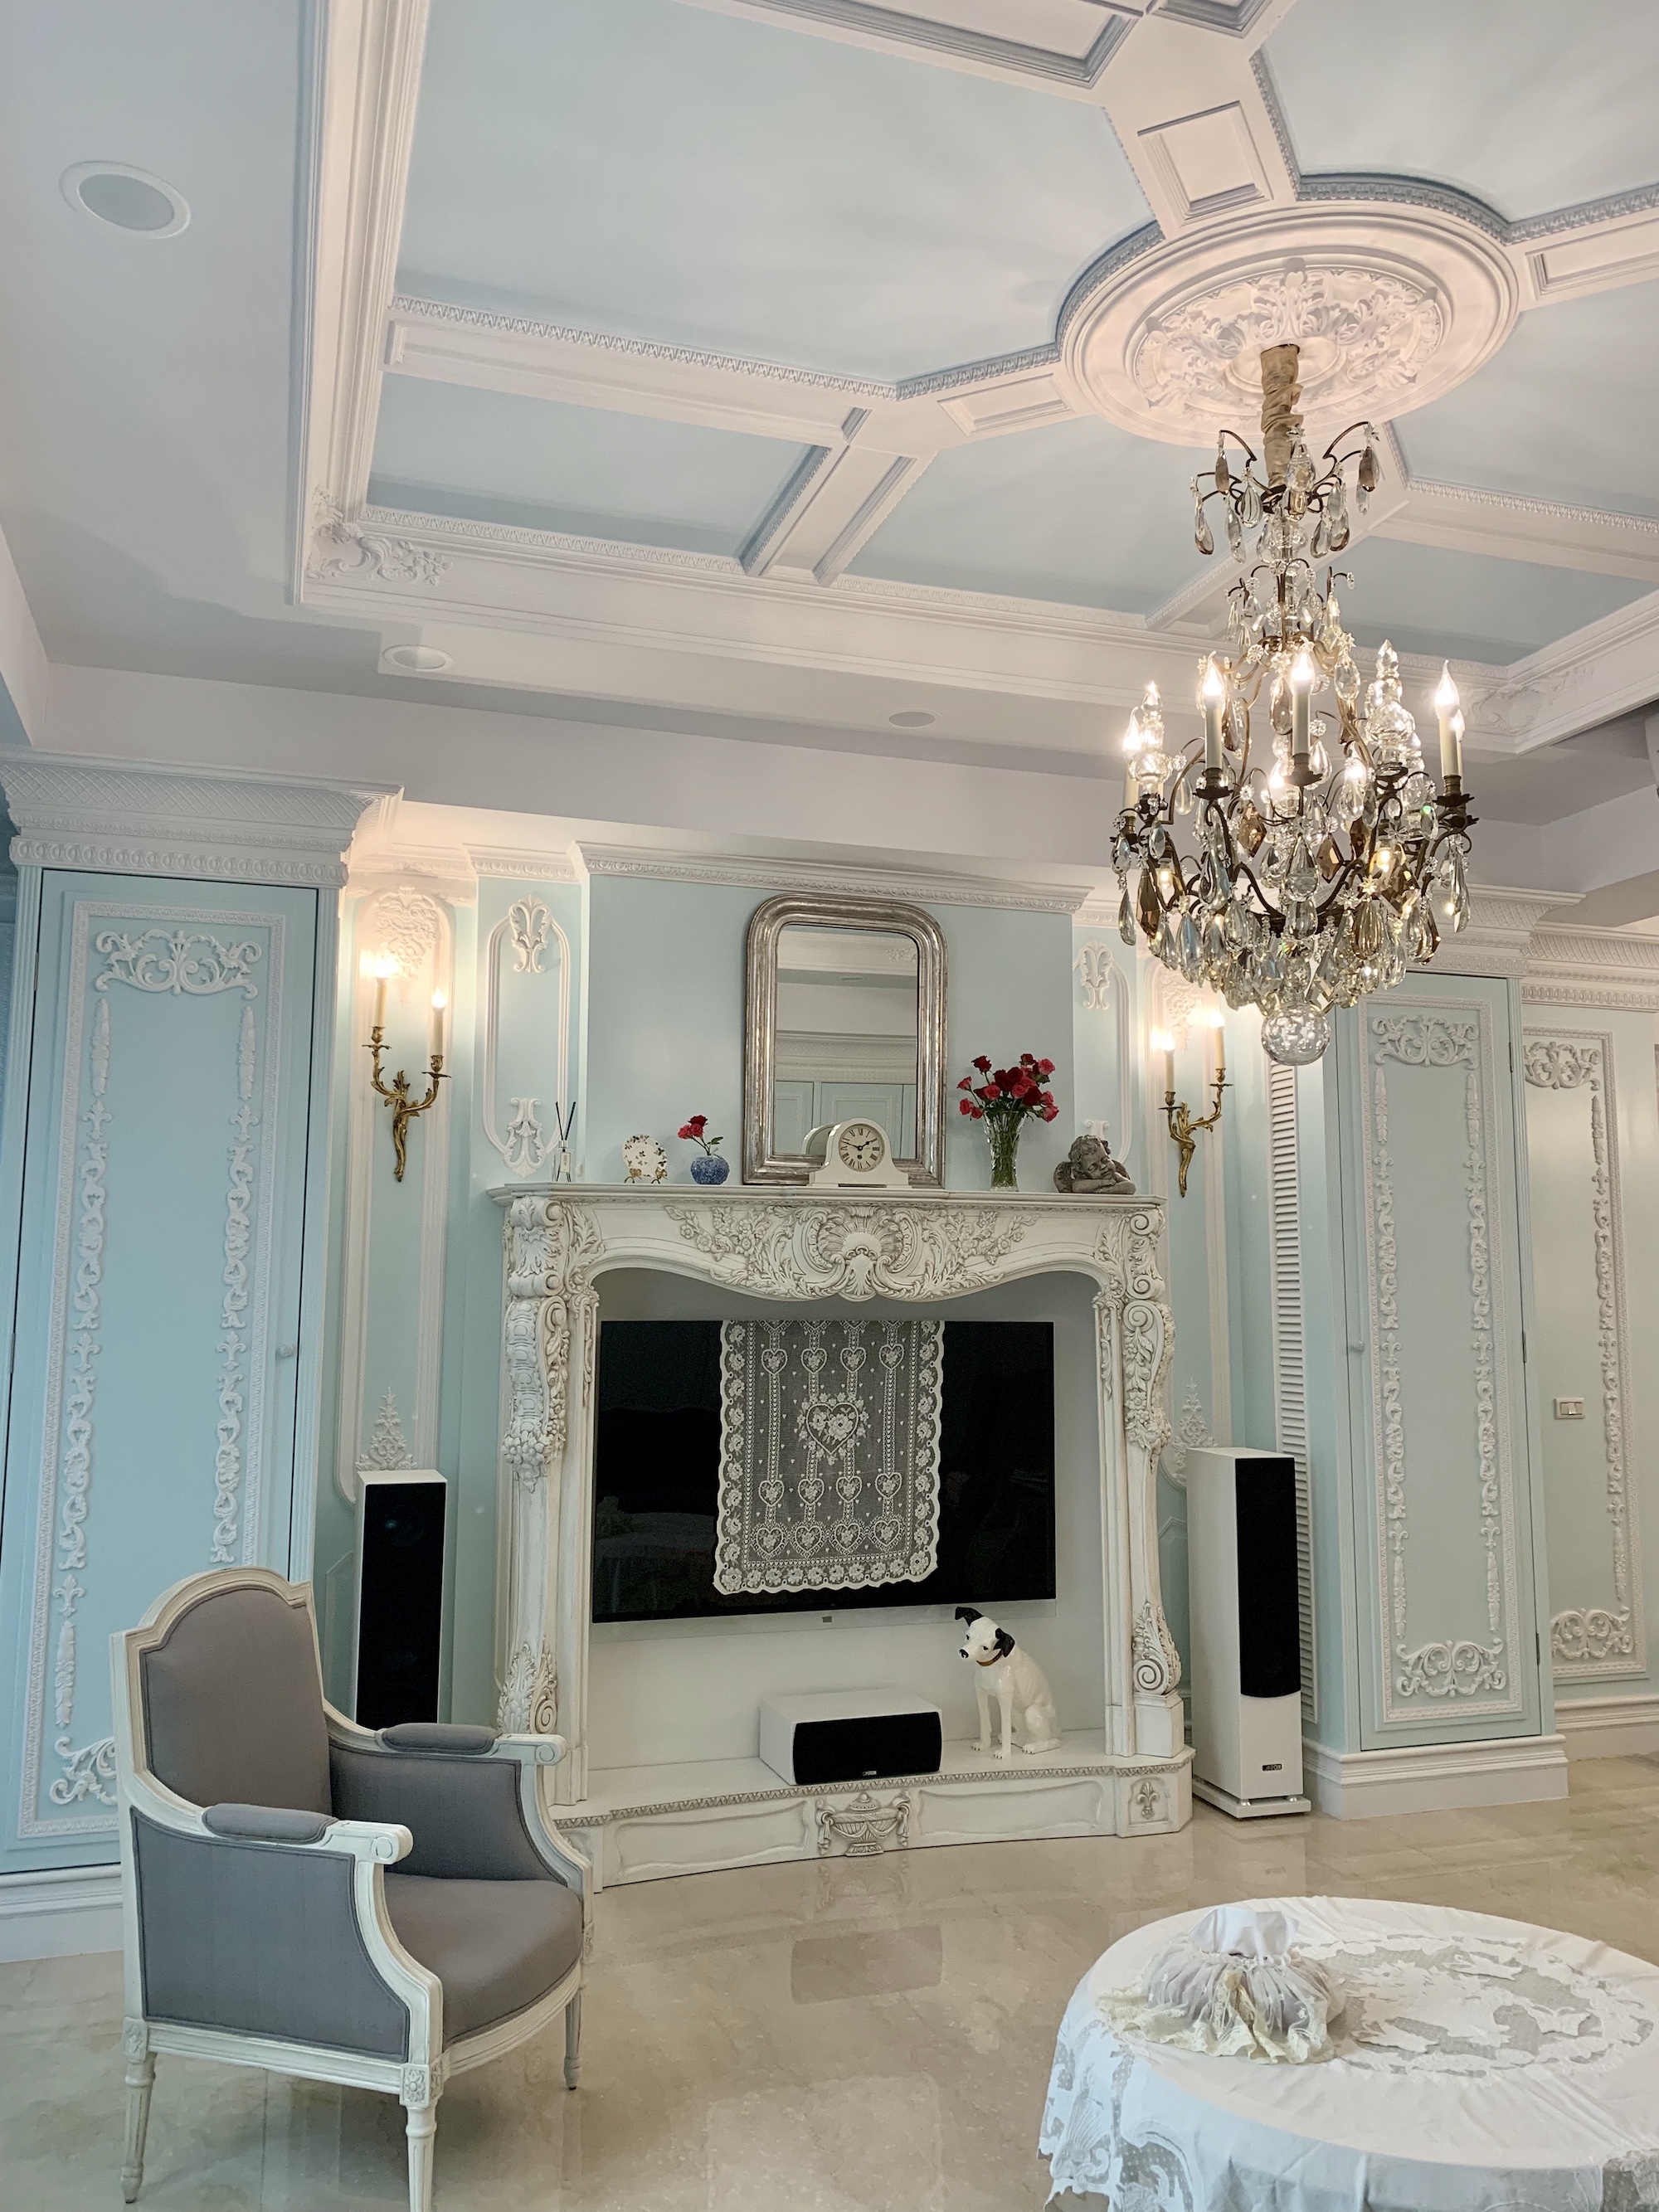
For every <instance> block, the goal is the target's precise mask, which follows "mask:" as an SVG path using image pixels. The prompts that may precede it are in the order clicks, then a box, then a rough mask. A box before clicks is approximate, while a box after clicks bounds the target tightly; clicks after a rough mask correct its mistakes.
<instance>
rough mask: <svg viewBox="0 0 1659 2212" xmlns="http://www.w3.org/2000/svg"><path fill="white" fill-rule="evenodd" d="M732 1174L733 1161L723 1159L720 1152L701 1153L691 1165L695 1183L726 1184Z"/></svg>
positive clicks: (692, 1177)
mask: <svg viewBox="0 0 1659 2212" xmlns="http://www.w3.org/2000/svg"><path fill="white" fill-rule="evenodd" d="M731 1172H732V1163H731V1161H730V1160H726V1159H722V1158H720V1154H719V1153H718V1152H699V1153H698V1154H697V1157H696V1159H694V1160H693V1161H692V1163H691V1180H692V1182H701V1183H708V1184H714V1183H719V1182H725V1181H726V1177H727V1176H729V1175H730V1174H731Z"/></svg>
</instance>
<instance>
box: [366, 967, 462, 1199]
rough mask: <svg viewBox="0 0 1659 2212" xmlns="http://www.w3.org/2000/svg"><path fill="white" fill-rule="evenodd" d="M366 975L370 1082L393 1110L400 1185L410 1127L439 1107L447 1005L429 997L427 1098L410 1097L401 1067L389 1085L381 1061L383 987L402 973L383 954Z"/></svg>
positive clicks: (395, 1164) (395, 1161)
mask: <svg viewBox="0 0 1659 2212" xmlns="http://www.w3.org/2000/svg"><path fill="white" fill-rule="evenodd" d="M369 972H370V974H371V975H373V976H374V1027H373V1028H372V1029H371V1030H369V1033H368V1051H369V1053H370V1054H371V1055H372V1058H371V1061H370V1066H371V1074H370V1078H369V1079H370V1081H371V1082H372V1083H373V1084H374V1088H375V1090H376V1091H377V1092H378V1093H379V1094H380V1097H382V1098H384V1099H385V1101H386V1104H387V1105H388V1106H390V1107H391V1109H392V1174H393V1175H394V1176H396V1177H397V1179H398V1182H402V1181H403V1179H404V1169H405V1168H406V1167H407V1166H408V1165H409V1125H410V1122H411V1121H415V1120H416V1118H417V1116H419V1115H422V1114H424V1113H425V1112H426V1110H427V1109H428V1107H429V1106H435V1105H436V1104H437V1103H438V1085H440V1084H441V1082H442V1081H443V1079H444V1022H445V1017H446V1011H447V1006H448V1003H449V1002H448V1000H447V999H446V998H445V996H444V994H443V993H442V992H441V991H435V992H434V993H433V994H432V1033H431V1047H430V1054H429V1057H430V1065H429V1066H428V1069H427V1088H426V1096H425V1097H424V1098H415V1097H411V1096H410V1085H409V1078H408V1077H407V1076H406V1075H405V1074H404V1071H403V1069H402V1068H401V1067H400V1068H399V1069H398V1072H397V1073H396V1074H395V1075H394V1076H393V1077H392V1080H391V1082H390V1083H387V1082H386V1081H385V1080H384V1076H385V1069H384V1067H383V1066H382V1064H381V1058H380V1055H381V1054H382V1053H383V1052H384V1051H385V1049H386V985H387V984H388V983H389V982H390V981H391V980H392V977H393V976H394V975H399V974H401V973H402V970H401V969H399V967H398V963H397V962H396V961H395V960H393V959H392V958H391V957H390V956H389V955H385V954H383V955H382V956H381V957H380V959H378V960H377V961H375V963H374V966H373V967H372V968H371V969H370V970H369Z"/></svg>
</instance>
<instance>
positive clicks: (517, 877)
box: [466, 845, 577, 884]
mask: <svg viewBox="0 0 1659 2212" xmlns="http://www.w3.org/2000/svg"><path fill="white" fill-rule="evenodd" d="M466 850H467V854H468V856H469V857H470V859H471V862H472V866H473V870H474V872H475V873H476V874H477V876H478V877H479V878H480V879H481V880H482V878H484V877H486V876H491V877H495V876H502V877H506V878H509V879H510V880H512V881H513V882H515V883H530V884H574V882H576V880H577V876H576V870H575V866H574V863H573V862H572V860H571V858H570V855H569V854H568V852H562V853H532V852H528V851H526V850H522V849H520V848H518V847H516V846H510V845H469V846H468V847H467V848H466Z"/></svg>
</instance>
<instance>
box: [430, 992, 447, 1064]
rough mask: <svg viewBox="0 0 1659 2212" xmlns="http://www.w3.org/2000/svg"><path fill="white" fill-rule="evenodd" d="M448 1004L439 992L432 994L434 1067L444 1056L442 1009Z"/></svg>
mask: <svg viewBox="0 0 1659 2212" xmlns="http://www.w3.org/2000/svg"><path fill="white" fill-rule="evenodd" d="M448 1004H449V1001H448V1000H447V999H446V998H445V996H444V994H443V993H442V992H441V991H435V992H434V993H433V994H432V1059H433V1064H434V1065H436V1064H437V1063H438V1062H439V1061H440V1060H442V1058H443V1056H444V1008H445V1007H446V1006H447V1005H448Z"/></svg>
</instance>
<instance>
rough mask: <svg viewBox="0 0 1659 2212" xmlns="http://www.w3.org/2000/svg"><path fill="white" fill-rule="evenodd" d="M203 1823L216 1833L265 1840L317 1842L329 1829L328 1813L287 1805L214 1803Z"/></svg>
mask: <svg viewBox="0 0 1659 2212" xmlns="http://www.w3.org/2000/svg"><path fill="white" fill-rule="evenodd" d="M202 1825H203V1826H204V1827H205V1828H208V1829H210V1831H211V1832H212V1833H213V1834H214V1835H216V1836H251V1837H252V1838H255V1839H256V1840H257V1841H258V1842H259V1843H262V1844H316V1843H320V1842H321V1841H322V1839H323V1838H324V1837H325V1835H326V1834H327V1833H328V1826H329V1821H328V1815H327V1814H326V1813H296V1812H295V1811H293V1810H292V1809H291V1808H289V1807H288V1806H286V1805H210V1806H209V1807H208V1808H207V1810H206V1811H205V1812H204V1814H203V1815H202Z"/></svg>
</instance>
